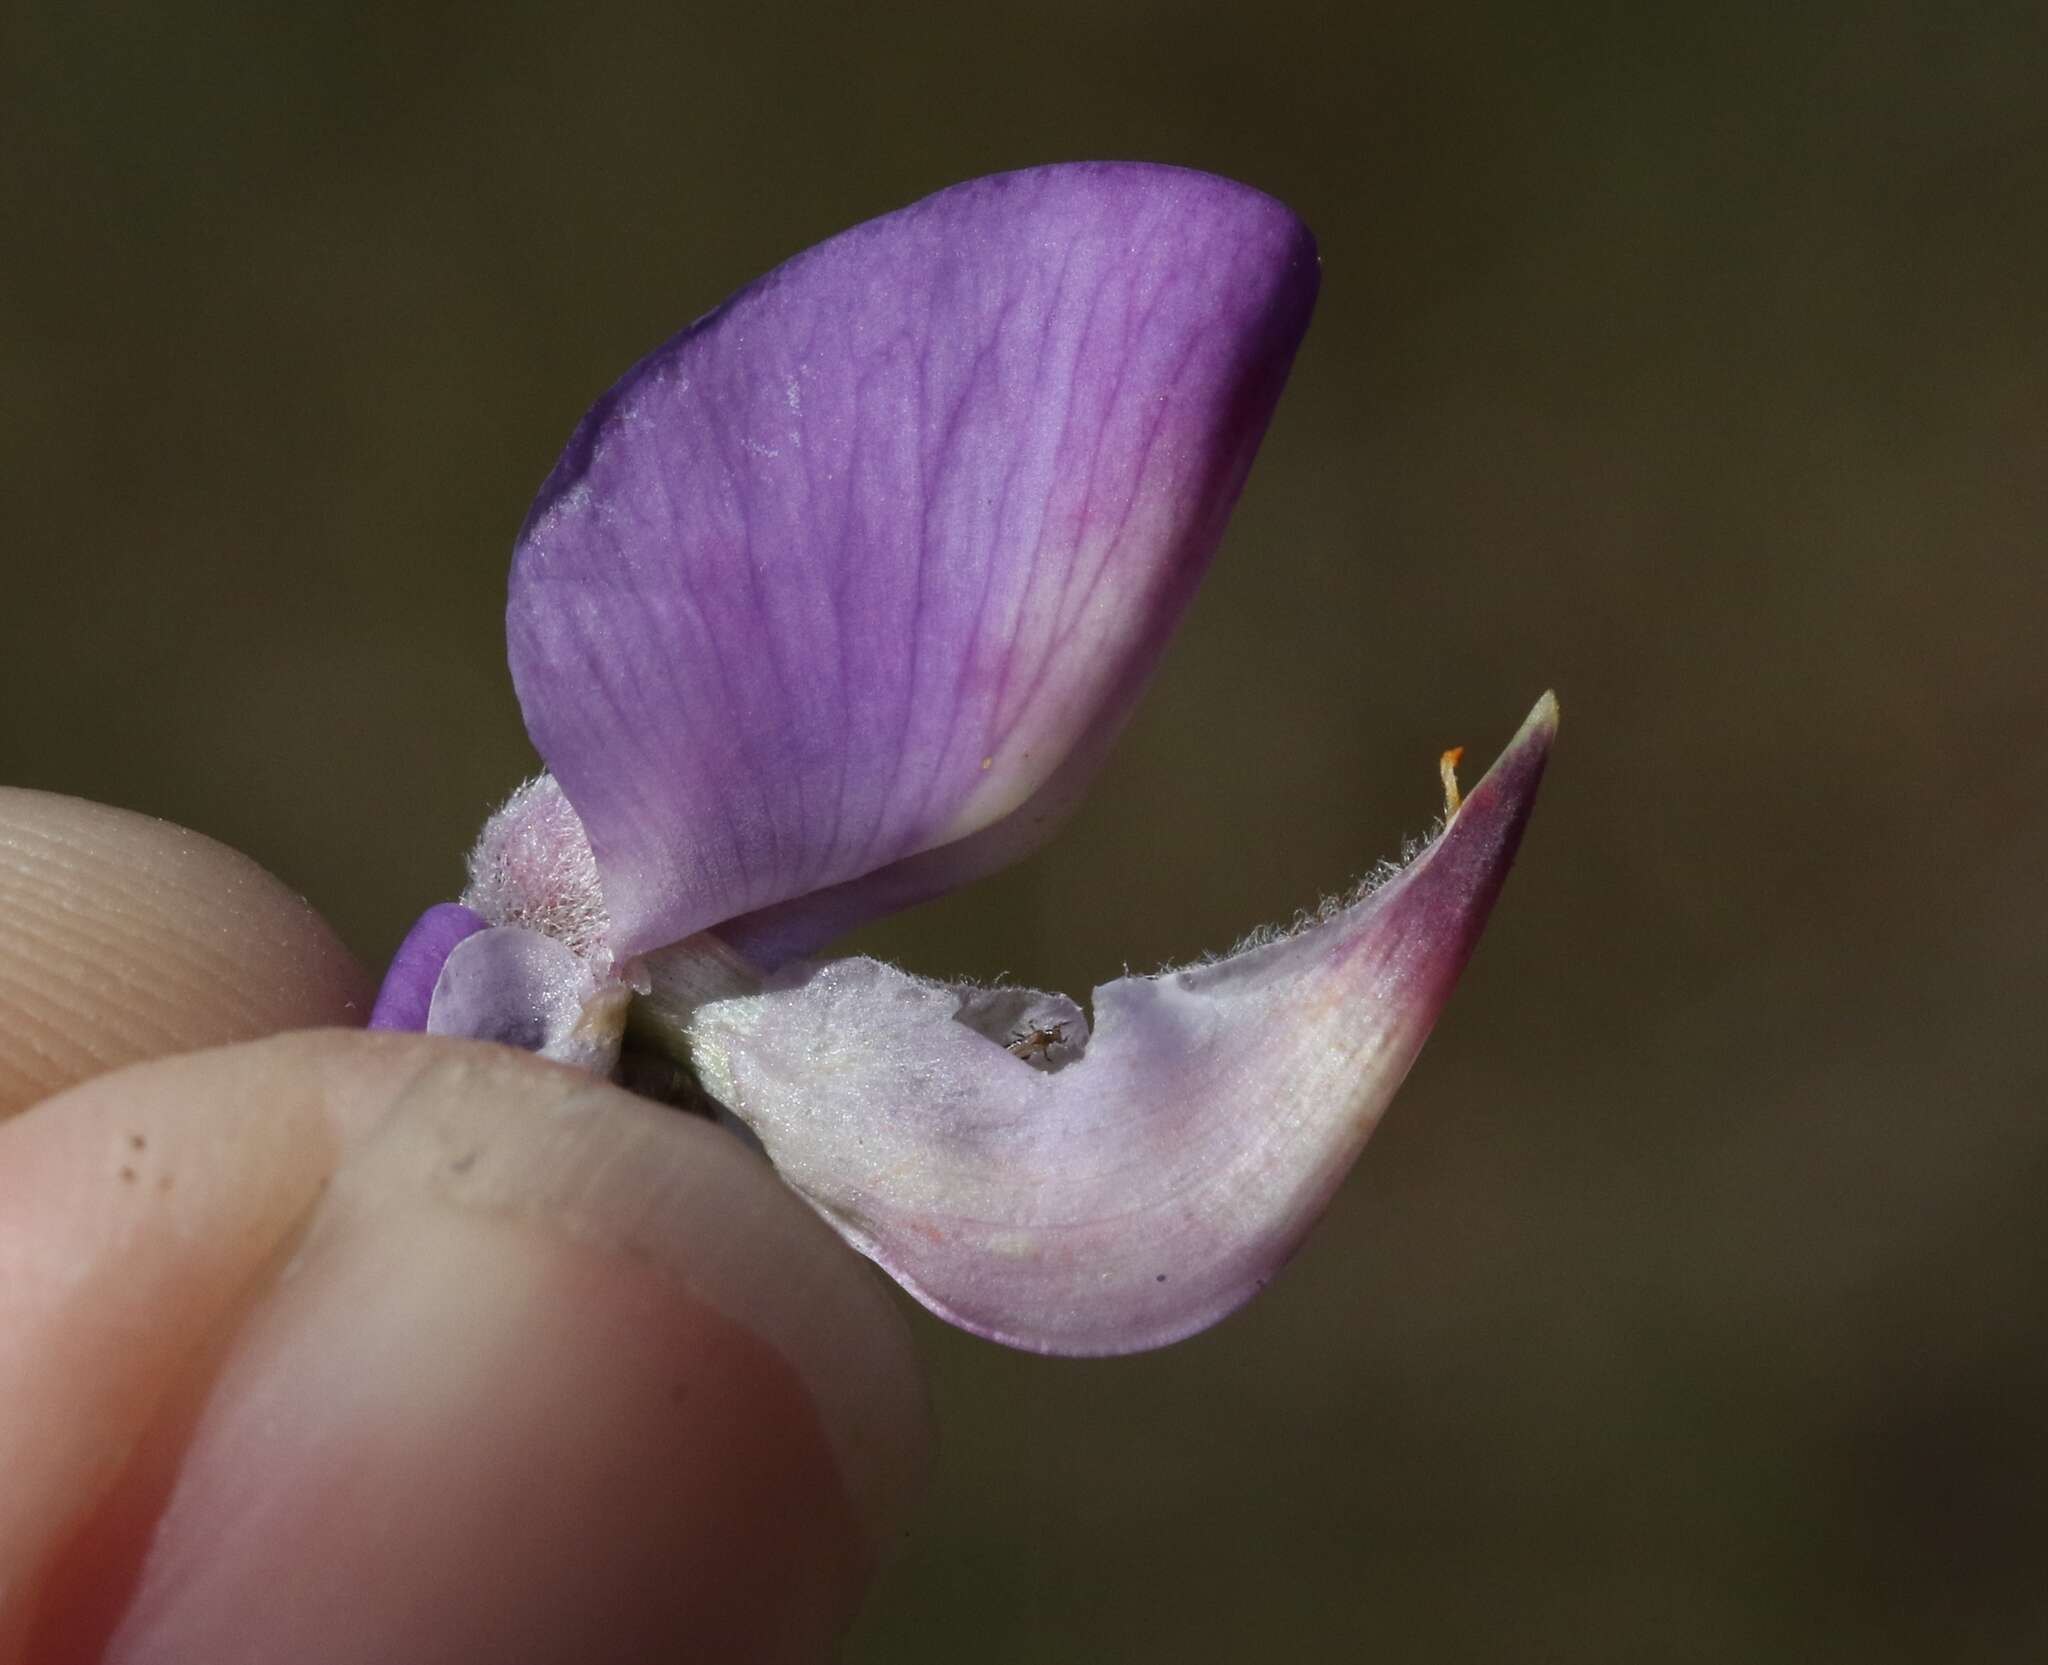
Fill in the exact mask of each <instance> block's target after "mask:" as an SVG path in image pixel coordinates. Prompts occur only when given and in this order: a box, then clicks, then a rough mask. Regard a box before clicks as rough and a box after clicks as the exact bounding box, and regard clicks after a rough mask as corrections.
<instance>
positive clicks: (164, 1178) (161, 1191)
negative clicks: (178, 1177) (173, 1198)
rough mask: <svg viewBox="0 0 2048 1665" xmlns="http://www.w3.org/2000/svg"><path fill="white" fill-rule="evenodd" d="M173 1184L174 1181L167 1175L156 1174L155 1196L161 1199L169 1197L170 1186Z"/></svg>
mask: <svg viewBox="0 0 2048 1665" xmlns="http://www.w3.org/2000/svg"><path fill="white" fill-rule="evenodd" d="M174 1183H175V1181H174V1180H173V1179H172V1178H171V1176H170V1175H169V1174H158V1175H157V1176H156V1189H157V1195H158V1196H162V1197H167V1196H169V1195H170V1194H171V1186H172V1185H173V1184H174Z"/></svg>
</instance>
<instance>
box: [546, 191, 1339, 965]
mask: <svg viewBox="0 0 2048 1665" xmlns="http://www.w3.org/2000/svg"><path fill="white" fill-rule="evenodd" d="M1316 281H1317V264H1316V257H1315V249H1314V244H1313V241H1312V240H1311V239H1310V237H1309V235H1308V233H1307V231H1306V230H1305V229H1304V228H1303V226H1302V225H1301V224H1300V222H1299V221H1298V220H1296V219H1295V217H1294V216H1293V215H1292V214H1291V213H1289V212H1288V210H1287V209H1285V208H1284V207H1282V206H1281V205H1280V204H1279V203H1277V202H1274V201H1273V200H1272V199H1271V198H1269V197H1266V196H1263V195H1261V194H1260V193H1258V192H1256V191H1253V190H1250V189H1248V188H1246V187H1244V186H1241V185H1236V184H1233V183H1231V182H1229V181H1227V180H1223V179H1217V178H1213V177H1211V176H1208V175H1204V174H1199V173H1190V172H1187V171H1184V170H1180V169H1173V168H1162V167H1152V166H1145V165H1138V164H1077V165H1073V166H1064V167H1052V168H1042V169H1036V170H1032V171H1029V172H1025V173H1017V174H1007V175H1001V176H998V177H995V178H991V179H983V180H976V181H974V182H972V183H970V184H966V185H962V186H958V187H956V188H954V189H952V190H949V191H944V192H941V193H940V194H938V195H937V196H934V197H930V198H928V199H926V200H925V201H923V202H920V203H918V204H916V205H914V206H912V207H910V208H907V209H904V210H902V211H901V212H899V213H896V214H891V215H889V216H887V217H885V218H883V219H880V220H875V221H872V222H870V223H869V224H867V225H864V226H860V227H858V228H856V229H854V230H852V231H849V232H847V233H845V234H844V235H842V236H839V237H835V238H833V239H832V240H831V241H829V242H827V243H824V244H821V245H820V246H819V247H817V248H815V249H812V250H811V251H809V252H808V253H806V254H803V255H800V256H798V257H797V258H796V259H795V260H792V261H791V262H789V263H788V264H787V265H786V266H783V267H782V268H780V269H779V270H777V271H775V272H773V273H771V274H770V275H769V276H768V277H766V278H764V279H762V280H761V281H760V282H759V283H757V284H755V285H754V286H753V287H752V288H750V289H747V290H745V291H743V292H742V293H741V294H739V295H738V296H735V297H734V298H733V299H732V300H730V301H728V302H727V303H726V304H725V305H724V306H722V307H720V308H719V309H718V310H717V311H716V312H714V313H712V314H711V315H710V316H709V317H707V318H705V319H704V320H702V321H701V322H700V323H698V324H696V325H694V326H693V327H692V328H691V329H689V330H688V331H686V332H684V333H683V334H682V335H681V336H678V337H677V338H676V339H675V340H673V341H671V342H669V343H668V344H667V345H666V346H664V347H662V348H661V349H660V350H659V351H657V352H656V353H654V354H653V355H652V356H651V357H649V358H647V359H645V360H644V361H642V362H641V363H640V364H639V365H637V366H636V367H635V368H634V369H633V370H632V371H630V372H629V373H628V374H627V375H626V377H625V378H624V379H623V380H622V381H620V382H619V384H618V385H617V386H616V387H614V388H613V389H612V390H611V392H610V393H609V394H607V395H606V396H605V398H604V399H603V400H601V401H600V402H599V404H598V405H597V407H596V408H595V409H594V410H593V411H592V412H591V413H590V415H589V416H588V417H586V418H585V420H584V422H583V424H582V426H581V427H579V428H578V429H577V431H576V434H575V435H574V437H573V438H572V440H571V441H570V444H569V447H568V450H567V451H566V453H565V454H564V455H563V458H562V460H561V462H560V463H559V464H558V465H557V467H556V469H555V471H554V473H553V474H552V475H551V476H550V477H549V479H548V481H547V483H546V485H545V486H544V487H543V489H542V491H541V494H540V498H539V500H538V502H537V503H536V504H535V507H534V509H533V512H532V514H531V516H530V517H529V519H528V521H527V524H526V526H525V529H524V530H523V531H522V533H521V536H520V539H519V546H518V550H517V554H516V557H515V561H514V567H513V575H512V595H511V604H510V608H509V612H508V627H509V636H510V648H511V663H512V673H513V678H514V681H515V683H516V684H517V687H518V690H519V697H520V703H521V705H522V707H523V709H524V712H525V715H526V722H527V727H528V730H529V731H530V733H531V734H532V736H533V739H534V742H535V744H536V745H537V746H538V747H539V749H540V752H541V755H542V756H543V757H544V758H545V759H546V761H547V763H548V766H549V768H550V769H551V770H552V771H553V773H554V774H555V776H556V777H557V778H558V779H559V780H560V781H561V783H562V786H563V788H564V789H565V790H566V792H567V794H568V796H569V799H570V801H571V802H572V803H573V804H574V805H575V807H576V810H577V812H578V813H579V814H580V816H581V817H582V820H583V823H584V825H585V826H586V828H587V829H588V831H589V835H590V842H591V846H592V848H593V850H594V851H595V853H596V858H597V863H598V868H599V871H600V873H601V875H602V877H603V882H604V892H605V900H606V903H607V905H608V907H609V910H610V913H611V916H612V923H613V927H614V937H613V941H614V944H615V946H616V947H617V948H618V950H619V951H620V952H621V953H622V954H623V953H632V952H635V951H638V950H645V949H648V948H652V947H656V946H659V945H661V944H663V943H666V942H671V941H675V940H678V939H680V938H682V937H684V936H687V935H689V934H690V933H692V932H694V931H698V930H702V929H704V928H706V927H708V926H712V925H715V924H718V923H720V922H722V921H726V920H731V919H733V918H734V917H735V916H737V915H741V914H748V913H752V912H754V911H756V910H763V909H775V908H777V905H778V904H788V903H791V901H792V899H793V898H801V897H805V896H808V895H810V894H811V893H813V892H818V891H823V890H827V889H828V888H830V887H835V886H843V885H845V884H847V882H848V881H859V880H861V879H862V878H863V877H864V876H866V875H877V874H883V873H884V872H885V870H888V869H890V868H891V867H892V866H893V865H894V864H897V863H899V862H904V861H905V860H906V858H913V859H914V858H917V857H919V855H920V853H921V852H923V853H926V860H925V863H924V866H923V867H922V868H921V869H919V870H918V871H915V872H912V873H911V874H909V875H908V878H907V881H897V882H892V881H890V880H888V879H887V878H886V877H885V878H883V879H882V880H881V881H880V882H878V883H877V884H876V885H875V886H873V887H872V888H871V889H870V890H858V889H857V890H855V891H854V892H852V893H851V894H849V893H847V892H844V891H842V892H840V893H839V894H838V895H837V896H835V897H834V898H832V899H831V902H832V905H831V906H828V907H825V908H823V909H821V910H820V913H819V915H818V920H817V921H816V922H807V921H806V920H805V919H804V918H803V917H802V914H801V907H800V905H797V910H798V911H797V912H796V913H794V914H792V912H791V910H790V909H789V908H782V909H779V910H778V912H777V914H776V916H775V917H774V919H773V921H772V927H771V928H769V929H766V930H764V931H763V932H761V933H758V934H757V940H756V942H755V947H756V948H758V949H760V950H761V951H763V952H768V951H769V950H771V949H772V951H773V954H774V956H775V957H779V956H780V955H781V954H784V953H788V952H792V951H794V950H795V949H797V948H800V947H806V946H810V945H811V944H812V942H813V941H814V939H815V937H816V935H817V933H818V932H820V931H831V930H836V929H838V928H842V927H843V926H844V925H845V924H846V923H847V922H848V919H849V917H851V916H855V915H858V914H859V913H860V912H861V910H862V909H867V910H869V911H872V910H873V908H875V907H878V906H886V905H889V904H890V903H891V902H893V901H897V900H901V899H902V898H903V896H905V895H907V894H912V893H917V892H928V891H929V890H930V889H932V888H934V886H943V885H944V884H948V883H953V882H958V881H959V880H960V879H961V878H963V877H965V876H968V875H969V874H970V873H971V872H972V871H976V870H986V869H987V867H988V866H990V865H993V864H996V863H999V862H1001V861H1004V860H1008V859H1011V858H1013V857H1014V856H1015V855H1016V854H1019V853H1021V852H1022V850H1023V849H1025V848H1028V847H1029V845H1030V844H1032V843H1034V842H1036V840H1037V839H1038V838H1040V837H1042V836H1044V834H1045V833H1046V832H1048V831H1049V830H1050V828H1051V825H1052V823H1053V822H1054V821H1055V820H1056V819H1057V816H1058V815H1059V814H1060V813H1062V812H1063V811H1064V810H1065V808H1066V807H1068V805H1069V804H1070V802H1071V800H1072V799H1073V798H1074V797H1075V796H1077V795H1078V790H1079V786H1080V783H1081V780H1082V778H1083V777H1084V776H1085V774H1086V772H1087V770H1088V769H1090V768H1092V767H1093V765H1094V763H1095V761H1096V760H1097V759H1098V758H1099V756H1100V754H1101V752H1102V750H1103V749H1104V747H1106V745H1107V743H1108V740H1109V738H1110V736H1111V735H1112V733H1113V732H1114V730H1115V728H1116V727H1117V726H1118V724H1119V723H1120V722H1121V720H1122V719H1123V717H1124V716H1125V715H1126V713H1127V712H1128V710H1129V708H1130V705H1131V703H1132V701H1133V700H1134V699H1135V698H1136V695H1137V692H1138V690H1139V687H1140V686H1141V684H1142V683H1143V681H1144V679H1145V677H1146V675H1147V674H1148V673H1149V672H1150V670H1151V668H1152V665H1153V663H1154V661H1155V659H1156V658H1157V656H1158V653H1159V650H1160V648H1161V646H1162V645H1163V643H1164V641H1165V639H1166V636H1167V634H1168V633H1169V632H1170V630H1171V629H1172V626H1173V624H1174V622H1175V620H1176V619H1177V617H1178V615H1179V614H1180V611H1181V609H1182V607H1183V606H1184V605H1185V603H1186V601H1187V599H1188V597H1189V594H1190V592H1191V591H1192V589H1193V587H1194V585H1195V582H1196V580H1197V579H1198V578H1199V576H1200V574H1201V571H1202V568H1203V566H1204V565H1205V564H1206V562H1207V560H1208V557H1209V556H1210V554H1211V553H1212V551H1213V550H1214V548H1215V545H1216V541H1217V539H1218V537H1219V536H1220V534H1221V532H1222V528H1223V523H1224V520H1225V517H1226V516H1227V514H1228V512H1229V510H1230V507H1231V505H1232V503H1233V502H1234V501H1235V499H1236V497H1237V494H1238V492H1239V489H1240V488H1241V486H1242V485H1243V482H1244V478H1245V474H1246V471H1247V469H1248V468H1249V467H1250V464H1251V459H1252V455H1253V453H1254V451H1255V450H1256V449H1257V446H1258V442H1259V439H1260V436H1261V435H1262V434H1263V432H1264V430H1265V426H1266V422H1267V419H1268V418H1269V416H1270V415H1271V413H1272V409H1273V405H1274V402H1275V400H1276V399H1277V398H1278V397H1279V393H1280V388H1281V385H1282V383H1283V382H1284V380H1285V378H1286V374H1287V370H1288V367H1289V365H1290V363H1291V361H1292V358H1293V354H1294V350H1295V347H1296V346H1297V344H1298V343H1299V341H1300V339H1301V335H1302V332H1303V331H1304V330H1305V329H1306V327H1307V323H1308V316H1309V311H1310V308H1311V306H1312V305H1313V302H1314V297H1315V290H1316ZM969 840H975V842H973V843H971V844H970V843H968V842H967V841H969ZM949 847H957V849H956V856H955V859H952V860H950V861H948V860H943V859H942V860H939V861H937V862H933V861H932V860H931V859H930V855H931V853H933V852H939V851H942V850H944V849H947V848H949ZM744 936H745V933H742V938H743V939H744Z"/></svg>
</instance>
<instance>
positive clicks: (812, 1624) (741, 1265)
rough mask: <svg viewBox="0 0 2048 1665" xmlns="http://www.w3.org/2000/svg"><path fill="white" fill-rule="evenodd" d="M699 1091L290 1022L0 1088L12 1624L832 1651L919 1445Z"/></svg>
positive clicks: (90, 1633) (880, 1355) (180, 1653)
mask: <svg viewBox="0 0 2048 1665" xmlns="http://www.w3.org/2000/svg"><path fill="white" fill-rule="evenodd" d="M927 1437H928V1436H927V1430H926V1423H925V1411H924V1401H923V1397H922V1390H921V1388H920V1386H919V1383H918V1378H917V1375H916V1371H915V1366H914V1363H913V1360H912V1356H911V1352H910V1347H909V1343H908V1338H907V1334H906V1332H905V1329H904V1326H903V1324H902V1320H901V1318H900V1316H899V1314H898V1313H897V1312H896V1310H895V1309H894V1308H893V1306H892V1305H891V1303H890V1301H889V1299H888V1298H887V1296H886V1295H885V1293H884V1292H883V1290H882V1289H881V1288H880V1286H879V1284H878V1283H877V1281H876V1280H874V1279H873V1278H872V1277H871V1276H870V1275H869V1274H868V1273H867V1271H866V1269H865V1268H863V1267H862V1266H861V1265H860V1264H859V1262H858V1261H856V1260H855V1259H853V1258H852V1257H851V1256H850V1255H849V1254H848V1253H847V1252H846V1251H845V1250H844V1249H843V1248H842V1247H841V1246H840V1245H839V1243H838V1242H837V1241H836V1240H835V1239H834V1238H833V1237H832V1235H831V1234H830V1233H829V1232H828V1231H827V1230H826V1229H825V1227H824V1226H823V1225H822V1224H820V1223H819V1222H818V1221H817V1220H815V1219H814V1218H813V1217H812V1216H811V1215H810V1213H809V1211H808V1210H807V1209H806V1208H805V1207H804V1206H803V1205H802V1204H801V1203H800V1202H798V1201H797V1200H796V1199H795V1198H794V1197H793V1196H792V1195H790V1194H789V1193H788V1192H786V1191H785V1190H784V1189H783V1188H782V1187H781V1186H780V1185H779V1184H778V1183H777V1182H776V1181H775V1180H774V1178H773V1176H772V1174H771V1172H770V1171H769V1170H768V1169H767V1168H766V1167H765V1166H764V1165H762V1164H760V1163H759V1162H758V1161H756V1159H754V1158H753V1157H752V1156H750V1155H749V1154H748V1153H747V1152H745V1151H744V1150H742V1149H741V1148H740V1147H739V1146H738V1145H737V1144H735V1143H734V1142H732V1141H731V1140H729V1139H727V1138H726V1137H725V1136H724V1135H722V1134H719V1133H717V1132H716V1131H715V1130H714V1129H712V1128H711V1127H710V1126H708V1125H707V1124H703V1123H700V1122H697V1121H695V1120H694V1119H692V1118H689V1117H686V1116H681V1115H678V1114H675V1113H672V1112H667V1111H662V1110H658V1109H656V1108H654V1107H652V1106H650V1105H647V1104H645V1103H644V1102H642V1101H640V1100H636V1099H633V1098H631V1097H630V1096H628V1095H626V1094H623V1093H620V1092H617V1091H615V1090H613V1089H611V1088H608V1087H604V1086H600V1085H596V1084H593V1083H592V1082H590V1081H589V1079H588V1078H587V1077H583V1076H579V1075H576V1074H573V1073H571V1072H568V1071H564V1070H559V1069H556V1068H554V1067H553V1066H550V1065H546V1064H542V1063H539V1062H538V1061H537V1060H534V1059H531V1058H527V1057H524V1056H522V1055H518V1054H514V1053H510V1052H505V1051H502V1050H501V1049H498V1048H492V1047H482V1046H477V1045H471V1044H467V1043H452V1042H442V1041H434V1040H429V1039H426V1038H424V1037H418V1036H373V1035H360V1034H340V1033H328V1034H301V1035H289V1036H283V1037H280V1038H277V1039H274V1040H270V1041H263V1042H258V1043H255V1044H253V1045H246V1046H237V1047H229V1048H224V1049H221V1050H218V1051H214V1052H209V1053H200V1054H195V1055H191V1056H186V1057H180V1058H173V1059H168V1060H162V1061H158V1062H155V1063H149V1064H143V1065H138V1066H136V1067H134V1068H131V1069H128V1070H124V1071H121V1072H119V1073H117V1074H114V1075H108V1076H101V1077H99V1078H96V1079H94V1080H91V1081H88V1082H86V1083H85V1084H83V1085H82V1086H79V1087H77V1088H74V1089H73V1090H71V1091H70V1092H68V1093H64V1094H61V1095H59V1096H58V1097H56V1098H53V1099H48V1100H45V1101H44V1102H42V1103H41V1104H39V1105H37V1106H35V1107H34V1108H33V1109H31V1110H29V1111H27V1112H26V1113H24V1114H23V1115H21V1116H19V1117H18V1118H16V1119H15V1120H13V1121H11V1122H8V1123H6V1124H4V1125H0V1474H5V1475H7V1476H8V1477H9V1480H8V1484H7V1485H6V1487H5V1488H0V1661H16V1660H34V1661H37V1662H58V1661H65V1660H73V1659H79V1660H83V1659H101V1658H104V1659H107V1660H112V1661H158V1660H162V1661H183V1660H195V1659H205V1660H208V1661H212V1662H217V1665H235V1662H237V1661H250V1662H254V1661H269V1660H277V1659H292V1660H294V1661H302V1662H319V1661H325V1660H334V1661H342V1660H348V1661H357V1660H363V1659H405V1660H408V1661H421V1662H427V1661H448V1662H456V1661H484V1660H490V1661H494V1662H495V1661H509V1662H526V1661H543V1660H562V1661H569V1660H578V1661H615V1660H617V1661H623V1660H638V1659H673V1658H677V1657H701V1658H711V1659H719V1660H751V1659H807V1658H815V1657H821V1656H823V1655H824V1654H825V1653H826V1652H827V1651H828V1650H829V1648H830V1646H831V1643H832V1640H833V1638H834V1637H836V1636H837V1634H838V1633H839V1632H840V1630H841V1629H843V1627H844V1626H845V1624H846V1623H847V1622H848V1621H849V1620H850V1618H851V1616H852V1614H853V1612H854V1610H855V1608H856V1607H857V1605H858V1603H859V1600H860V1597H861V1595H862V1593H863V1591H864V1589H865V1586H866V1583H867V1581H868V1578H869V1576H870V1574H871V1572H872V1570H873V1568H874V1566H875V1564H876V1560H877V1557H878V1554H879V1553H880V1552H881V1551H882V1549H883V1548H884V1547H885V1545H886V1544H887V1543H888V1542H889V1541H890V1539H891V1538H892V1536H893V1534H894V1533H896V1532H897V1531H898V1530H899V1529H900V1525H901V1521H902V1519H903V1516H904V1513H905V1511H906V1510H907V1508H908V1506H909V1503H910V1501H911V1499H912V1497H913V1496H914V1494H915V1492H916V1491H917V1489H918V1485H919V1482H920V1479H921V1475H922V1470H923V1465H924V1461H925V1448H926V1442H927Z"/></svg>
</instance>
